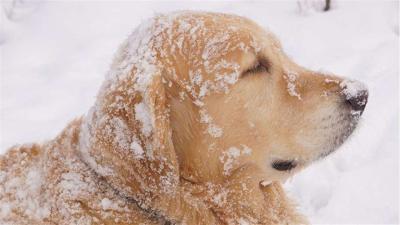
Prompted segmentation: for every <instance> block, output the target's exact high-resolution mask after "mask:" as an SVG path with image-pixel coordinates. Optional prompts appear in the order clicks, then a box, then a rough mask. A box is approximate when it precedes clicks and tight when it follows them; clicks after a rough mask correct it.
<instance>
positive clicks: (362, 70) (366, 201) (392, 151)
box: [0, 0, 399, 224]
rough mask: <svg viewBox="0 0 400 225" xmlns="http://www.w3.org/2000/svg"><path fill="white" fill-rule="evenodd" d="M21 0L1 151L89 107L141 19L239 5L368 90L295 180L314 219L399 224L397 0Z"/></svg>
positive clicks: (298, 53)
mask: <svg viewBox="0 0 400 225" xmlns="http://www.w3.org/2000/svg"><path fill="white" fill-rule="evenodd" d="M318 1H319V0H309V1H308V2H309V3H310V2H311V3H312V2H314V3H315V2H317V3H318ZM16 2H17V4H15V5H14V8H12V6H13V5H12V2H7V1H3V2H2V7H3V10H2V13H1V15H0V19H1V21H0V27H1V30H0V91H1V92H0V94H1V95H0V113H1V114H0V115H1V116H0V152H4V151H5V150H6V149H7V147H10V146H11V145H13V144H15V143H25V142H31V141H40V140H46V139H50V138H52V137H54V136H55V135H56V134H57V133H58V132H59V131H60V130H61V129H62V128H63V127H64V126H65V125H66V124H67V122H68V121H70V120H72V119H73V118H74V117H77V116H79V115H82V114H84V113H85V112H86V111H87V110H88V108H89V106H90V105H91V104H92V103H93V102H94V100H95V95H96V92H97V90H98V88H99V86H100V84H101V82H102V80H103V76H104V74H105V72H106V71H107V68H108V66H109V64H110V62H111V59H112V55H113V53H114V51H115V50H116V48H117V46H118V44H119V43H121V42H122V41H123V40H124V38H125V37H126V36H127V35H128V34H129V32H130V31H132V29H133V28H134V27H135V26H136V25H138V24H139V23H140V22H141V21H142V20H143V19H145V18H147V17H150V16H152V15H154V13H156V12H168V11H173V10H181V9H193V10H209V11H218V12H229V13H236V14H239V15H243V16H247V17H250V18H252V19H254V20H255V21H257V22H258V23H260V24H261V25H263V26H265V27H266V28H269V29H270V30H272V31H273V32H274V33H276V34H277V35H278V37H279V38H280V39H281V42H282V44H283V46H284V48H285V50H286V52H287V53H288V54H289V55H290V56H291V57H292V58H293V59H294V60H295V61H297V62H298V63H299V64H301V65H304V66H306V67H308V68H311V69H314V70H323V71H330V72H333V73H336V74H339V75H343V76H347V77H351V78H355V79H358V80H361V81H363V82H365V83H366V84H367V86H368V87H369V91H370V98H369V103H368V105H367V108H366V111H365V113H364V115H363V121H362V123H361V124H360V126H359V128H358V129H357V130H356V131H355V133H354V135H353V136H352V138H351V139H350V140H349V141H348V142H347V143H346V144H345V145H344V146H343V147H342V148H341V149H340V150H339V151H338V152H337V153H335V154H334V155H331V156H330V157H328V158H327V159H325V160H323V161H321V162H319V163H316V164H315V165H313V166H311V167H309V168H308V169H306V170H305V171H303V172H301V173H300V174H298V175H296V176H295V177H294V178H292V179H291V180H289V181H288V182H287V183H286V184H285V186H286V189H287V190H288V191H289V192H290V195H291V196H292V197H293V198H295V199H296V200H297V201H298V203H299V204H300V208H301V210H302V211H303V212H304V213H305V214H306V215H307V216H308V217H309V218H310V220H311V221H312V222H313V223H325V224H339V223H340V224H343V223H345V224H362V223H363V224H364V223H368V224H397V223H399V218H398V198H399V195H398V189H399V183H398V181H399V178H398V175H399V173H398V169H399V168H398V164H399V157H398V151H399V146H398V145H399V140H398V136H399V127H398V126H399V108H398V100H399V99H398V94H399V93H398V77H399V51H398V49H399V28H398V25H399V24H398V19H399V18H398V13H399V3H398V2H397V1H373V2H370V1H355V2H349V1H345V2H342V1H340V2H337V1H333V3H334V4H333V9H332V10H331V11H329V12H327V13H322V12H317V11H314V10H310V9H309V10H304V6H305V5H307V4H305V2H306V1H305V0H302V1H301V6H302V9H303V10H302V11H301V12H299V10H298V9H299V3H298V2H296V1H294V0H291V1H284V2H279V1H273V2H258V1H248V2H235V3H233V2H200V1H198V2H150V3H145V2H112V1H109V2H104V1H102V2H100V1H96V2H94V1H93V2H91V1H85V2H76V1H73V2H65V1H64V2H27V1H21V0H19V1H16ZM309 5H312V4H309ZM4 9H5V10H4ZM7 18H11V20H10V19H7Z"/></svg>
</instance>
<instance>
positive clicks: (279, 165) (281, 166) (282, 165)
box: [272, 160, 297, 171]
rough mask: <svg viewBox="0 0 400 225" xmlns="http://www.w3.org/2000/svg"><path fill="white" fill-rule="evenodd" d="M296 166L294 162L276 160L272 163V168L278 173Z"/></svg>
mask: <svg viewBox="0 0 400 225" xmlns="http://www.w3.org/2000/svg"><path fill="white" fill-rule="evenodd" d="M296 166H297V163H296V162H295V161H292V160H289V161H286V160H277V161H274V162H273V163H272V168H274V169H276V170H278V171H290V170H292V169H294V168H295V167H296Z"/></svg>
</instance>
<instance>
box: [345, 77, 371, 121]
mask: <svg viewBox="0 0 400 225" xmlns="http://www.w3.org/2000/svg"><path fill="white" fill-rule="evenodd" d="M340 87H341V88H342V94H343V95H344V98H345V102H346V103H347V104H348V105H349V106H350V107H351V109H352V110H354V111H358V112H360V113H362V112H363V111H364V109H365V106H366V105H367V101H368V90H367V88H366V87H365V85H364V84H363V83H361V82H358V81H354V80H344V81H342V82H341V83H340Z"/></svg>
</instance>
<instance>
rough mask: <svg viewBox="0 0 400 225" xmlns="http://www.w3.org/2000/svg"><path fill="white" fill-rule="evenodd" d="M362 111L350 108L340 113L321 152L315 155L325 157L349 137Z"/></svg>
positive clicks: (358, 121)
mask: <svg viewBox="0 0 400 225" xmlns="http://www.w3.org/2000/svg"><path fill="white" fill-rule="evenodd" d="M361 114H362V111H355V110H350V112H348V113H346V114H341V118H340V119H339V120H337V123H336V124H335V125H334V126H333V128H334V129H333V131H332V135H331V136H330V137H329V138H328V139H327V144H326V147H325V148H324V149H323V152H322V153H321V154H320V155H319V157H317V158H318V159H320V158H325V157H326V156H328V155H330V154H331V153H333V152H335V151H336V150H337V149H339V147H340V146H341V145H342V144H343V143H344V142H345V141H346V140H348V139H349V138H350V137H351V134H352V133H353V132H354V130H355V129H356V128H357V127H358V126H357V125H358V124H359V123H360V119H361Z"/></svg>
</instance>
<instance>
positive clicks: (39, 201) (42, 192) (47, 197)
mask: <svg viewBox="0 0 400 225" xmlns="http://www.w3.org/2000/svg"><path fill="white" fill-rule="evenodd" d="M79 127H80V120H76V121H74V122H72V123H71V124H70V125H69V126H68V127H67V128H66V129H65V130H64V131H63V132H62V133H61V134H60V135H59V136H58V137H57V138H56V139H54V140H53V141H50V142H48V143H45V144H43V145H39V144H30V145H22V146H15V147H12V148H11V149H10V150H9V151H7V153H6V154H5V155H2V156H0V224H13V225H16V224H160V223H161V222H160V221H158V220H157V219H154V218H150V217H149V215H146V214H145V212H144V211H142V210H140V209H139V208H138V207H137V206H136V205H135V204H132V202H130V200H128V199H125V198H122V197H120V196H118V194H117V193H115V192H114V191H113V190H112V189H111V188H110V187H108V186H107V184H105V183H104V182H102V180H101V178H99V177H97V176H96V174H95V173H93V171H91V170H90V169H89V167H87V166H86V165H85V164H84V163H83V162H82V161H81V160H80V158H79V155H78V154H77V151H76V148H77V147H78V145H77V143H78V133H79Z"/></svg>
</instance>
